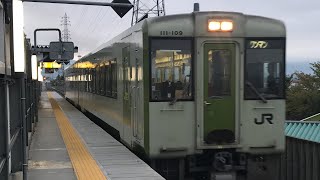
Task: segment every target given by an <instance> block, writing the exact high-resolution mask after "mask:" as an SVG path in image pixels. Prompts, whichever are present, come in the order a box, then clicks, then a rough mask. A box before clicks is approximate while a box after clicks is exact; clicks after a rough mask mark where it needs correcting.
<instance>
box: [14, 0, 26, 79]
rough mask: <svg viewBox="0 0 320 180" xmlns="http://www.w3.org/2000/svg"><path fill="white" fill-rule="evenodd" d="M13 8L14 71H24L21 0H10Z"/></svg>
mask: <svg viewBox="0 0 320 180" xmlns="http://www.w3.org/2000/svg"><path fill="white" fill-rule="evenodd" d="M12 9H13V13H12V14H13V48H14V56H13V57H14V72H16V73H24V72H25V64H26V63H25V41H24V39H25V38H24V32H23V26H24V20H23V18H24V17H23V4H22V1H21V0H13V1H12Z"/></svg>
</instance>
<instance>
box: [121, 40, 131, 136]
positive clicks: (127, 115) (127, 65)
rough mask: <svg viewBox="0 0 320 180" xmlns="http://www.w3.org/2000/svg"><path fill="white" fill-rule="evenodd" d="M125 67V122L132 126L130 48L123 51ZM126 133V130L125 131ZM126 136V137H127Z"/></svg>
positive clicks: (126, 124)
mask: <svg viewBox="0 0 320 180" xmlns="http://www.w3.org/2000/svg"><path fill="white" fill-rule="evenodd" d="M122 57H123V59H122V61H123V62H122V65H123V121H124V125H125V126H129V127H130V126H131V114H132V113H131V84H130V83H131V78H132V72H131V71H132V69H131V63H130V47H129V46H128V47H125V48H123V49H122ZM124 131H125V133H126V130H124ZM125 136H126V135H125Z"/></svg>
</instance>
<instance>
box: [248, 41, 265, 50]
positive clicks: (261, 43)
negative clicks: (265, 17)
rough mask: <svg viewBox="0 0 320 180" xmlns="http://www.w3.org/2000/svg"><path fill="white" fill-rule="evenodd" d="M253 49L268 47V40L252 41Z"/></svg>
mask: <svg viewBox="0 0 320 180" xmlns="http://www.w3.org/2000/svg"><path fill="white" fill-rule="evenodd" d="M250 45H251V48H252V49H265V48H267V47H268V42H266V41H250Z"/></svg>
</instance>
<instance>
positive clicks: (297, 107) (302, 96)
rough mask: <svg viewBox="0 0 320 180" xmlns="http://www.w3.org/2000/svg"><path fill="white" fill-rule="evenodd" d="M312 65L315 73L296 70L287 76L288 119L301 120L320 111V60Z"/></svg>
mask: <svg viewBox="0 0 320 180" xmlns="http://www.w3.org/2000/svg"><path fill="white" fill-rule="evenodd" d="M310 65H311V69H312V71H313V74H305V73H302V72H295V73H294V74H292V75H290V76H287V77H286V86H287V90H286V93H287V119H288V120H301V119H304V118H306V117H309V116H311V115H314V114H317V113H319V112H320V62H316V63H311V64H310Z"/></svg>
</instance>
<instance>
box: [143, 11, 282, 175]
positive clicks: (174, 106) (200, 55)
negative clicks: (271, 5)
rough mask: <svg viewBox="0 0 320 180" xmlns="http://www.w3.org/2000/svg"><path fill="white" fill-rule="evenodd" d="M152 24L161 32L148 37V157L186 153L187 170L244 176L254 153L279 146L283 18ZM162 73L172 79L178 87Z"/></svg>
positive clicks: (198, 18) (223, 17)
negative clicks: (242, 173)
mask: <svg viewBox="0 0 320 180" xmlns="http://www.w3.org/2000/svg"><path fill="white" fill-rule="evenodd" d="M182 22H183V23H182ZM211 22H213V24H211V25H210V23H211ZM157 23H158V25H153V26H150V29H151V30H159V29H161V31H155V32H154V35H157V33H158V32H160V36H162V37H160V38H150V39H151V40H150V47H151V50H150V59H152V62H151V65H150V67H151V72H150V73H151V77H152V78H151V80H150V84H151V89H150V100H151V102H150V107H149V110H150V112H149V113H150V115H152V117H150V119H152V120H150V128H151V129H150V132H153V133H150V155H151V156H155V157H161V158H165V157H170V156H171V157H178V156H181V157H182V158H183V157H187V158H185V161H186V165H187V167H186V169H187V171H188V172H190V173H200V174H201V173H202V172H206V173H207V172H211V173H212V174H213V176H216V177H215V178H216V179H218V177H217V176H218V175H220V174H222V176H224V175H226V174H228V175H230V176H231V177H232V178H233V177H234V178H235V177H236V176H237V174H238V173H237V172H244V173H247V167H248V166H249V165H250V163H249V162H250V161H251V160H250V159H253V158H254V157H261V155H266V154H274V153H279V152H281V151H283V149H284V130H283V124H284V119H285V109H284V108H285V99H284V77H285V37H286V31H285V27H284V25H283V23H282V22H280V21H277V20H272V19H268V18H262V17H255V16H246V15H243V14H239V13H223V12H218V13H217V12H199V13H194V14H193V17H190V16H189V17H188V16H180V17H176V19H175V20H172V19H170V18H169V17H167V19H166V17H165V18H164V20H163V21H160V20H159V21H157ZM217 23H218V24H219V23H220V24H219V25H217ZM223 23H225V24H223ZM230 23H231V24H230ZM190 24H193V26H191V25H190ZM151 30H150V31H151ZM172 30H175V31H172ZM180 30H181V31H180ZM150 34H151V35H153V34H152V33H150ZM158 36H159V35H158ZM170 41H172V42H170ZM168 42H169V43H168ZM190 42H193V45H190V46H189V44H190ZM177 46H178V48H179V49H178V48H177ZM190 49H192V51H193V52H192V51H191V52H190ZM169 56H170V57H172V58H171V59H170V58H169V59H170V60H168V59H163V58H162V57H169ZM180 56H181V57H182V58H181V57H180ZM179 57H180V59H184V60H182V61H181V62H180V60H178V59H179ZM166 67H170V68H169V70H167V69H168V68H166ZM167 71H168V72H167ZM170 74H171V75H173V77H166V76H167V75H170ZM175 74H177V75H178V76H175ZM179 75H180V76H179ZM189 77H190V78H189ZM161 78H167V79H171V80H173V81H175V78H176V81H177V82H178V81H181V82H179V83H180V84H181V87H179V86H177V83H175V85H171V84H170V83H171V82H166V83H167V84H165V83H158V82H163V79H161ZM168 83H169V84H168ZM164 87H166V88H164ZM169 87H172V88H176V87H179V88H180V89H181V92H179V91H178V92H177V91H170V88H169ZM161 89H166V91H165V92H164V91H162V90H161ZM177 96H178V97H179V98H177ZM177 100H178V101H177ZM159 107H160V108H159ZM194 119H196V120H195V121H194ZM159 134H161V136H159ZM192 140H194V141H193V142H192ZM159 152H160V154H157V153H159ZM184 155H185V156H184Z"/></svg>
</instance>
